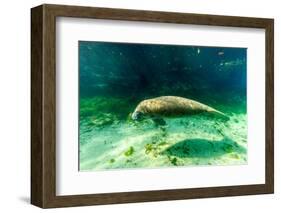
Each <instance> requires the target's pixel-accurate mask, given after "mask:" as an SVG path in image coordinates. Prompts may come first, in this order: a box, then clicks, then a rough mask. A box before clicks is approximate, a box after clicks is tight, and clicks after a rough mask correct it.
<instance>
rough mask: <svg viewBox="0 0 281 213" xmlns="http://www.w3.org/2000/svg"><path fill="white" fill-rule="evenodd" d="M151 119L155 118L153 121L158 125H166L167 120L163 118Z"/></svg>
mask: <svg viewBox="0 0 281 213" xmlns="http://www.w3.org/2000/svg"><path fill="white" fill-rule="evenodd" d="M151 119H152V120H153V122H154V124H155V125H156V126H165V125H166V121H165V120H164V119H163V118H160V117H151Z"/></svg>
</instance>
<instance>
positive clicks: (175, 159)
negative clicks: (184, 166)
mask: <svg viewBox="0 0 281 213" xmlns="http://www.w3.org/2000/svg"><path fill="white" fill-rule="evenodd" d="M168 159H169V161H170V163H171V164H173V165H174V166H177V165H178V159H177V158H176V157H170V156H168Z"/></svg>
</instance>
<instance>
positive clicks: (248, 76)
mask: <svg viewBox="0 0 281 213" xmlns="http://www.w3.org/2000/svg"><path fill="white" fill-rule="evenodd" d="M31 26H32V29H31V45H32V46H31V77H32V79H31V84H32V85H31V87H32V90H31V96H32V98H31V106H32V107H31V112H32V118H31V123H32V126H31V128H32V132H31V136H32V140H31V203H32V204H34V205H36V206H39V207H42V208H52V207H66V206H80V205H97V204H113V203H129V202H146V201H161V200H177V199H189V198H206V197H218V196H236V195H252V194H265V193H273V191H274V160H273V159H274V153H273V141H274V138H273V135H274V134H273V132H274V118H273V117H274V91H273V88H274V85H273V83H274V80H273V77H274V75H273V69H274V68H273V64H274V63H273V61H274V43H273V41H274V40H273V38H274V33H273V29H274V23H273V19H265V18H249V17H233V16H217V15H200V14H187V13H171V12H156V11H139V10H125V9H110V8H93V7H78V6H65V5H41V6H38V7H35V8H32V10H31Z"/></svg>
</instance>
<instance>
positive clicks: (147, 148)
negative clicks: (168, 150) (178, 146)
mask: <svg viewBox="0 0 281 213" xmlns="http://www.w3.org/2000/svg"><path fill="white" fill-rule="evenodd" d="M144 148H145V154H149V153H150V152H151V151H152V150H153V149H154V146H153V145H152V144H151V143H148V144H145V146H144Z"/></svg>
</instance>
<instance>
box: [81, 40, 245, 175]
mask: <svg viewBox="0 0 281 213" xmlns="http://www.w3.org/2000/svg"><path fill="white" fill-rule="evenodd" d="M78 48H79V55H78V57H79V78H78V79H79V130H78V131H79V165H78V166H79V171H98V170H113V169H118V170H120V169H150V168H167V167H191V166H192V167H195V166H232V165H242V164H247V48H237V47H235V48H234V47H208V46H188V45H170V44H139V43H115V42H100V41H99V42H96V41H79V42H78Z"/></svg>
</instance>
